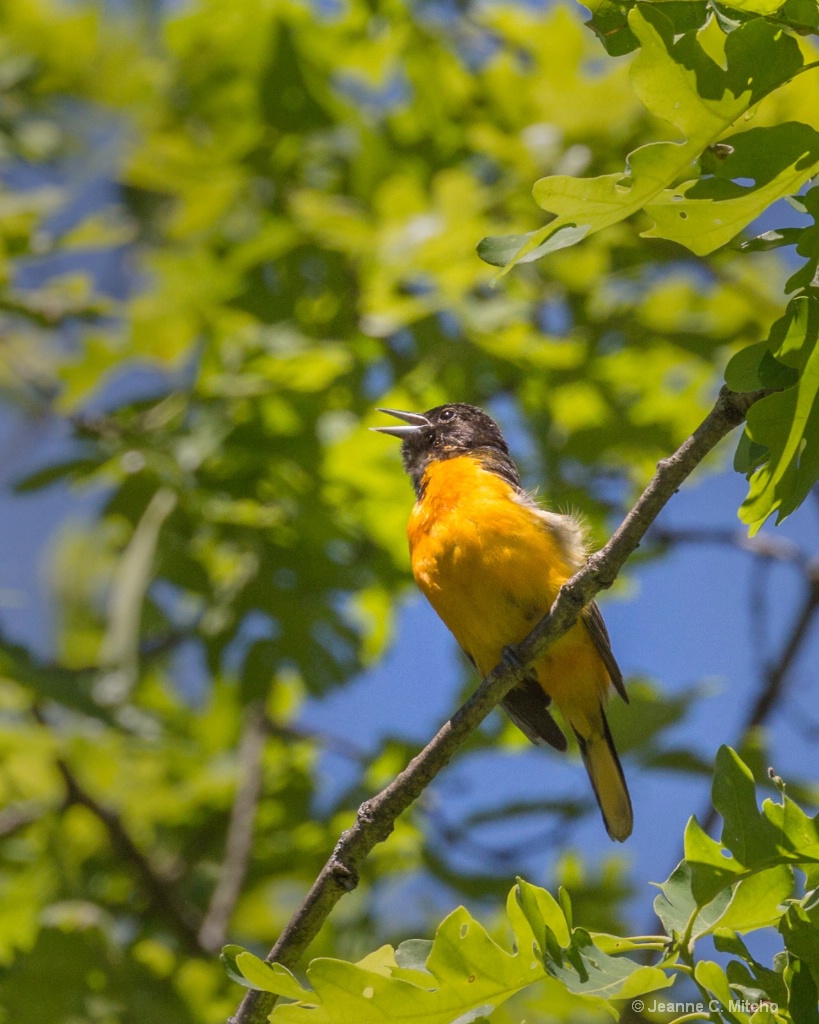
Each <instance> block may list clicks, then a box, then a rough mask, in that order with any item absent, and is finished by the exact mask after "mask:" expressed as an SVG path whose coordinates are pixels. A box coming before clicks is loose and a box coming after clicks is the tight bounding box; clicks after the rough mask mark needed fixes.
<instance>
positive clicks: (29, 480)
mask: <svg viewBox="0 0 819 1024" xmlns="http://www.w3.org/2000/svg"><path fill="white" fill-rule="evenodd" d="M102 462H103V460H102V459H101V458H84V459H68V460H67V461H66V462H57V463H55V464H54V465H53V466H44V467H43V469H38V470H36V471H35V472H34V473H29V474H28V476H24V477H22V478H21V479H20V480H17V481H15V484H14V490H15V492H16V493H17V494H27V493H28V492H29V491H39V490H40V489H41V488H43V487H48V486H49V485H51V484H54V483H58V482H59V481H60V480H64V479H65V477H82V476H87V475H88V474H89V473H93V472H94V470H95V469H99V467H100V466H101V465H102Z"/></svg>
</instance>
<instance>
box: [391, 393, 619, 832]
mask: <svg viewBox="0 0 819 1024" xmlns="http://www.w3.org/2000/svg"><path fill="white" fill-rule="evenodd" d="M379 412H385V413H388V414H389V415H390V416H395V417H396V418H397V419H399V420H403V421H404V424H405V425H404V426H394V427H375V428H374V429H375V430H377V431H379V432H380V433H382V434H391V435H393V436H394V437H399V438H401V440H402V442H403V443H402V446H401V455H402V458H403V462H404V468H405V470H406V471H407V473H408V474H409V475H410V477H411V478H412V483H413V485H414V487H415V493H416V495H417V499H418V500H417V501H416V503H415V507H414V508H413V510H412V514H411V516H410V520H409V526H408V531H407V532H408V535H409V544H410V558H411V562H412V572H413V575H414V577H415V580H416V582H417V584H418V586H419V587H420V589H421V590H422V591H423V593H424V594H425V595H426V597H427V599H428V600H429V602H430V604H431V605H432V607H433V608H434V609H435V611H436V612H437V613H438V615H439V616H440V617H441V619H443V621H444V623H445V624H446V625H447V626H448V628H449V629H450V631H451V632H452V633H453V635H454V636H455V639H456V640H457V641H458V643H459V644H460V646H461V648H462V649H463V651H464V652H465V653H466V655H467V657H468V658H469V659H470V661H471V662H472V664H473V665H474V666H475V668H476V669H477V670H478V672H479V673H480V674H481V676H485V675H487V674H488V673H489V672H490V671H491V670H492V669H493V668H494V667H495V666H496V665H497V664H498V663H499V662H500V660H501V657H502V654H503V650H504V648H505V647H506V646H507V645H509V644H515V643H518V642H519V641H521V640H523V638H524V637H525V636H527V634H528V633H530V632H531V630H532V628H533V627H534V626H535V624H536V623H537V622H538V621H539V619H541V618H542V617H543V616H544V615H545V614H546V612H547V611H548V610H549V608H550V607H551V605H552V602H553V601H554V599H555V596H556V595H557V592H558V590H559V589H560V587H561V586H562V584H563V583H565V582H566V580H568V579H569V578H570V577H571V576H572V575H574V573H575V572H576V571H577V570H578V569H579V568H580V566H581V565H582V564H583V561H584V559H585V557H586V550H585V543H584V537H583V529H582V527H581V525H580V524H579V523H578V521H577V520H576V519H575V518H573V517H572V516H568V515H558V514H557V513H555V512H548V511H546V510H545V509H543V508H540V507H539V506H538V505H537V504H536V503H535V501H534V499H533V498H532V497H531V496H530V495H529V494H527V492H526V491H524V490H523V488H522V487H521V483H520V476H519V475H518V471H517V468H516V467H515V464H514V462H513V461H512V459H511V458H510V455H509V448H508V446H507V444H506V441H505V440H504V437H503V435H502V434H501V432H500V429H499V427H498V425H497V424H496V423H495V421H494V420H493V419H491V418H490V417H489V416H487V414H486V413H485V412H482V411H481V410H480V409H477V408H476V407H475V406H474V405H465V404H463V403H455V404H451V405H440V406H438V407H437V408H435V409H430V410H429V412H426V413H424V414H423V415H422V414H420V413H414V412H402V411H400V410H397V409H379ZM612 687H613V688H614V689H615V690H617V692H618V693H619V694H620V696H621V697H622V698H623V700H625V701H628V697H627V695H626V691H625V687H624V685H623V677H622V675H621V673H620V669H619V668H618V666H617V662H616V661H615V659H614V655H613V654H612V650H611V643H610V641H609V635H608V632H607V630H606V626H605V624H604V622H603V617H602V615H601V614H600V610H599V609H598V607H597V605H596V604H594V603H592V604H590V605H588V606H587V607H586V608H585V609H584V610H583V613H582V615H581V617H580V619H579V620H578V622H577V623H576V624H575V625H574V626H573V627H572V628H571V629H570V630H569V632H568V633H566V634H565V635H564V636H563V637H561V638H560V639H559V640H558V641H557V642H556V643H555V644H553V645H552V646H551V647H550V648H549V650H548V651H547V652H546V654H545V655H544V656H543V657H542V658H541V659H540V661H538V662H537V663H536V664H535V665H534V666H533V668H532V671H531V674H530V675H529V676H528V677H527V678H526V679H525V680H524V682H523V684H521V685H519V686H516V687H514V688H513V689H512V690H511V691H510V692H509V694H508V695H507V696H506V697H505V698H504V700H503V708H504V710H505V711H506V713H507V714H508V715H509V717H510V718H511V719H512V721H513V722H514V723H515V725H517V726H518V728H519V729H521V730H522V731H523V732H524V733H525V734H526V736H527V737H528V738H529V739H530V740H531V741H532V742H533V743H537V744H543V743H544V742H545V743H549V744H551V746H553V747H556V748H557V749H558V750H566V746H567V744H566V737H565V736H564V735H563V733H562V732H561V730H560V727H559V726H558V724H557V722H556V721H555V720H554V718H553V717H552V715H551V713H550V711H549V705H550V704H551V703H552V701H554V703H555V705H556V706H557V708H558V709H559V711H560V713H561V714H562V716H563V718H564V719H565V721H566V722H568V724H569V726H570V727H571V728H572V730H573V731H574V734H575V736H576V737H577V741H578V744H579V745H580V753H581V755H582V757H583V763H584V764H585V766H586V771H587V772H588V773H589V779H590V780H591V784H592V788H593V789H594V793H595V796H596V797H597V802H598V804H599V805H600V810H601V812H602V814H603V820H604V822H605V824H606V831H607V832H608V834H609V835H610V836H611V838H612V839H616V840H618V841H620V842H623V840H624V839H627V838H628V836H629V835H630V834H631V829H632V823H633V819H632V811H631V800H630V798H629V794H628V789H627V787H626V781H625V778H624V777H623V769H622V768H621V767H620V760H619V758H618V756H617V751H616V750H615V747H614V741H613V740H612V737H611V732H610V731H609V726H608V722H607V721H606V715H605V712H604V705H605V702H606V699H607V697H608V694H609V690H610V689H611V688H612Z"/></svg>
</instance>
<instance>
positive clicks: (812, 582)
mask: <svg viewBox="0 0 819 1024" xmlns="http://www.w3.org/2000/svg"><path fill="white" fill-rule="evenodd" d="M805 575H806V582H807V587H806V589H805V594H804V596H803V598H802V603H801V604H800V606H799V609H798V610H797V613H796V615H795V617H794V620H793V623H792V625H791V630H790V632H789V633H788V636H787V638H786V639H785V643H784V644H783V646H782V651H781V653H780V655H779V658H778V659H777V661H776V662H775V663H774V664H773V665H771V666H770V667H769V668H768V670H767V671H766V672H765V674H764V678H763V681H762V686H761V687H760V689H759V692H758V693H757V696H756V700H755V701H754V703H753V704H752V705H751V709H750V711H749V712H748V716H747V718H746V719H745V722H744V723H743V726H742V728H741V729H740V731H739V735H738V737H737V739H736V741H735V742H734V744H733V746H735V747H736V748H737V749H740V750H741V749H742V747H743V746H744V744H745V741H746V740H747V738H748V735H749V734H750V733H751V731H752V730H753V729H755V728H756V727H757V726H759V725H762V724H763V723H764V722H766V721H767V719H768V718H769V717H770V715H771V713H772V712H773V711H774V709H775V708H776V706H777V704H778V703H779V701H780V700H781V699H782V697H783V696H784V694H785V689H786V686H787V682H788V678H789V675H790V671H791V668H792V666H793V663H794V661H795V660H796V657H797V655H798V654H799V653H800V651H801V650H802V646H803V644H804V643H805V641H806V640H807V638H808V636H809V635H810V628H811V625H812V624H813V621H814V619H815V618H816V614H817V612H819V564H817V563H815V562H814V563H811V564H809V565H808V566H807V568H806V571H805ZM717 817H718V811H717V810H716V808H715V807H714V806H713V803H712V801H710V800H709V801H708V807H707V808H704V809H703V813H702V815H701V816H700V821H702V827H703V829H704V830H705V831H706V832H709V833H710V832H711V830H712V829H713V828H714V825H715V824H716V821H717Z"/></svg>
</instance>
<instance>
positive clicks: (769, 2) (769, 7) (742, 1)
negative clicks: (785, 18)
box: [722, 0, 785, 15]
mask: <svg viewBox="0 0 819 1024" xmlns="http://www.w3.org/2000/svg"><path fill="white" fill-rule="evenodd" d="M722 3H723V4H724V6H725V7H733V8H734V9H735V10H737V11H745V12H746V13H748V14H764V15H768V14H773V13H774V12H775V11H778V10H779V8H780V7H781V6H782V5H783V4H784V3H785V0H722Z"/></svg>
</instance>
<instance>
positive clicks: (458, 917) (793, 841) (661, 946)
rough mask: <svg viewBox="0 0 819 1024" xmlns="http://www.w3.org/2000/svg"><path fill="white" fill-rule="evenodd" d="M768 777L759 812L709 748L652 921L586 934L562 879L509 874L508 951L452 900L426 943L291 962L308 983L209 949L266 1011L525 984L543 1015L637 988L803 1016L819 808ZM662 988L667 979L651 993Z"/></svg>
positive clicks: (379, 1008)
mask: <svg viewBox="0 0 819 1024" xmlns="http://www.w3.org/2000/svg"><path fill="white" fill-rule="evenodd" d="M776 782H777V786H778V788H779V792H780V800H779V801H778V802H777V801H774V800H770V799H768V800H765V801H764V802H763V804H762V810H761V811H760V809H759V807H758V806H757V798H756V792H755V788H754V780H753V776H752V775H751V772H750V770H749V769H748V767H747V765H745V764H744V763H743V761H742V760H741V759H740V758H739V757H738V756H737V754H736V753H735V752H734V751H733V750H731V748H730V747H722V748H721V749H720V751H719V752H718V754H717V757H716V771H715V774H714V784H713V788H712V799H713V803H714V807H715V808H716V810H717V811H719V813H720V815H721V817H722V821H723V826H722V838H721V840H720V841H719V842H717V841H716V840H714V839H711V838H710V837H709V836H708V835H707V834H706V833H705V832H703V830H702V828H701V827H700V825H699V824H698V822H697V819H696V818H691V819H690V821H689V823H688V827H687V829H686V833H685V856H684V858H683V860H682V861H680V863H679V864H678V865H677V867H676V868H675V869H674V872H673V873H672V874H671V876H670V877H669V878H668V879H667V880H666V881H665V882H664V883H663V884H662V885H661V886H660V895H659V896H657V898H656V900H655V901H654V909H655V911H656V913H657V916H658V917H659V919H660V921H661V922H662V925H663V929H664V932H663V933H662V934H660V935H651V936H645V935H641V936H636V937H634V938H623V937H619V936H614V935H607V934H603V933H595V932H589V931H588V930H586V929H585V928H583V927H582V926H581V925H580V924H577V925H576V924H575V921H574V915H573V913H572V905H571V899H570V896H569V894H568V892H567V891H566V890H565V889H561V890H560V892H559V899H558V900H556V899H555V898H554V897H553V896H552V895H551V894H550V893H549V892H547V891H546V890H545V889H540V888H537V887H535V886H532V885H530V884H529V883H528V882H525V881H523V880H522V879H518V882H517V885H516V886H515V887H514V888H513V889H512V891H511V892H510V893H509V898H508V900H507V904H506V912H507V917H508V925H507V927H508V929H510V930H511V933H512V935H513V944H512V949H511V950H508V949H507V948H505V947H504V946H503V945H500V944H499V943H498V942H497V941H496V940H495V939H494V938H493V937H492V936H491V935H490V934H489V933H488V932H487V931H486V929H485V928H483V927H482V926H481V924H480V923H479V922H478V921H476V920H475V919H474V918H472V917H471V916H470V915H469V914H468V913H467V911H466V910H464V908H463V907H460V908H458V909H457V910H455V911H453V913H452V914H450V915H449V916H448V917H447V918H446V919H445V920H444V921H442V922H441V924H440V925H439V926H438V930H437V932H436V933H435V938H434V940H433V941H432V942H428V941H424V940H418V939H411V940H408V941H407V942H404V943H402V945H401V946H399V947H398V949H393V948H392V946H383V947H381V948H380V949H379V950H377V951H376V952H374V953H371V954H369V955H368V956H367V957H365V958H364V959H363V960H361V961H359V962H358V963H356V964H349V963H344V962H343V961H339V960H333V959H329V958H322V959H317V960H314V961H313V962H312V964H311V965H310V966H309V967H308V968H307V977H308V979H309V982H310V986H311V987H310V988H305V987H304V986H302V985H301V984H300V983H299V982H297V981H296V979H295V978H294V977H293V975H292V974H291V973H290V972H288V971H287V970H286V969H285V968H284V967H281V966H280V965H278V964H273V965H270V964H266V963H264V962H263V961H261V960H259V959H258V958H256V957H254V956H252V954H250V953H247V952H241V951H239V947H228V949H227V950H226V951H225V959H226V960H227V961H228V964H229V966H230V969H231V970H232V971H234V972H236V973H238V974H239V976H240V977H242V978H244V979H245V981H246V982H247V983H248V984H250V985H252V986H254V987H257V988H259V989H261V990H263V991H268V992H274V993H276V994H277V995H279V996H282V997H284V998H285V999H286V1000H287V1002H280V1003H278V1004H277V1006H276V1008H275V1009H274V1011H273V1013H272V1015H271V1018H270V1019H271V1021H273V1022H276V1021H289V1022H293V1024H302V1022H306V1021H309V1020H315V1021H320V1022H322V1024H324V1022H330V1021H332V1022H339V1024H344V1022H347V1021H349V1022H350V1024H352V1022H355V1024H368V1022H370V1021H381V1020H396V1019H401V1018H404V1017H406V1018H408V1019H411V1020H414V1021H418V1022H419V1024H421V1022H424V1024H426V1022H429V1024H444V1022H451V1021H454V1020H457V1021H461V1020H465V1021H466V1020H479V1019H483V1018H485V1017H488V1016H489V1015H490V1014H491V1013H492V1012H493V1010H494V1009H495V1008H496V1007H498V1006H500V1005H502V1004H503V1003H504V1002H505V1001H506V1000H508V999H510V998H511V997H513V996H515V995H516V994H517V993H521V992H524V991H525V990H527V989H533V988H536V989H539V990H540V991H539V992H538V993H537V1002H533V1003H531V1004H530V1006H531V1007H532V1008H534V1006H536V1005H539V1006H540V1007H543V1008H546V1012H547V1013H550V1014H553V1015H554V1016H555V1017H557V1016H558V1014H557V1013H555V1012H554V1010H555V1008H558V1007H559V1008H560V1009H561V1010H563V1012H564V1013H566V1011H568V1013H567V1014H566V1016H567V1019H573V1018H572V1016H571V1014H572V1013H573V1012H574V1011H576V1010H578V1009H580V1008H581V1007H583V1008H586V1009H588V1010H590V1011H598V1013H597V1014H596V1015H595V1016H594V1017H593V1019H601V1020H605V1019H607V1018H608V1019H615V1020H617V1019H618V1018H619V1016H620V1010H621V1007H622V1006H623V1004H625V1003H627V1002H630V1003H631V1004H632V1006H633V1005H634V1003H635V1002H637V1003H638V1004H639V1005H638V1006H637V1010H638V1012H641V1011H642V1009H643V1007H644V1006H645V1005H646V1004H649V1006H650V1004H651V1003H652V1002H655V1003H656V1002H659V1003H663V1004H666V1005H667V1004H678V1003H679V1004H680V1005H684V1004H685V1003H686V1002H689V1003H691V1005H692V1006H693V1007H695V1009H694V1010H692V1011H691V1012H693V1013H697V1008H699V1012H700V1015H699V1016H694V1017H689V1016H684V1015H683V1013H679V1014H676V1015H674V1017H675V1019H677V1018H679V1020H680V1021H683V1020H697V1019H699V1020H710V1021H713V1022H715V1024H716V1022H720V1021H725V1022H728V1024H791V1022H793V1024H797V1022H798V1024H802V1022H807V1021H809V1020H815V1019H816V1014H817V1009H816V1007H817V991H818V989H817V982H819V961H817V936H818V935H819V928H818V927H817V921H816V889H815V884H814V883H815V881H816V878H817V869H818V868H819V815H817V816H815V817H810V816H809V815H807V814H806V813H805V812H804V811H803V810H802V809H801V808H800V807H799V806H798V805H797V804H795V803H794V802H793V800H791V799H790V797H788V796H787V795H786V794H785V786H784V784H783V783H782V781H781V780H779V779H777V780H776ZM794 868H798V869H799V870H800V871H801V872H803V873H804V876H805V881H806V886H807V888H808V891H807V892H805V893H804V895H801V898H800V895H799V894H798V893H796V892H795V876H794ZM761 928H769V929H776V931H777V932H778V933H779V935H780V936H781V940H780V941H781V942H782V944H783V947H784V948H783V949H782V951H781V952H779V953H777V955H776V956H775V957H774V960H773V964H772V966H770V967H768V966H765V965H764V964H762V963H759V962H758V960H757V959H756V958H755V957H754V956H753V955H752V954H751V953H750V952H749V950H748V947H747V945H746V944H745V942H744V940H743V938H742V936H744V935H747V934H748V933H750V932H754V931H757V930H759V929H761ZM709 936H710V937H712V938H713V942H714V946H715V947H716V950H717V951H718V952H720V953H723V954H727V955H728V956H729V957H733V958H734V959H729V960H728V962H727V964H725V965H724V966H721V965H720V964H719V963H717V962H715V961H713V960H706V959H702V958H701V954H699V952H698V949H697V943H702V944H704V942H705V940H706V939H707V938H708V937H709ZM646 951H652V952H655V953H657V954H660V955H661V958H660V960H659V963H658V964H657V965H656V966H647V965H645V963H641V962H640V954H641V953H645V952H646ZM686 981H688V982H692V983H693V984H694V986H695V989H696V996H695V997H692V996H691V995H690V993H684V994H683V995H680V994H679V993H678V991H677V988H678V987H679V984H678V983H680V984H681V985H682V986H683V987H684V986H685V984H686ZM669 986H675V987H674V989H672V991H671V992H667V991H665V990H666V989H668V987H669ZM652 994H653V995H652ZM530 997H531V994H530ZM637 997H643V998H642V1001H641V1000H639V999H638V998H637ZM669 1009H670V1007H669ZM661 1010H662V1008H661ZM536 1012H537V1011H536ZM541 1019H542V1018H541ZM558 1019H560V1018H558ZM660 1019H663V1018H662V1017H661V1018H660ZM665 1019H669V1020H670V1019H671V1016H668V1017H667V1018H665Z"/></svg>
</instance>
